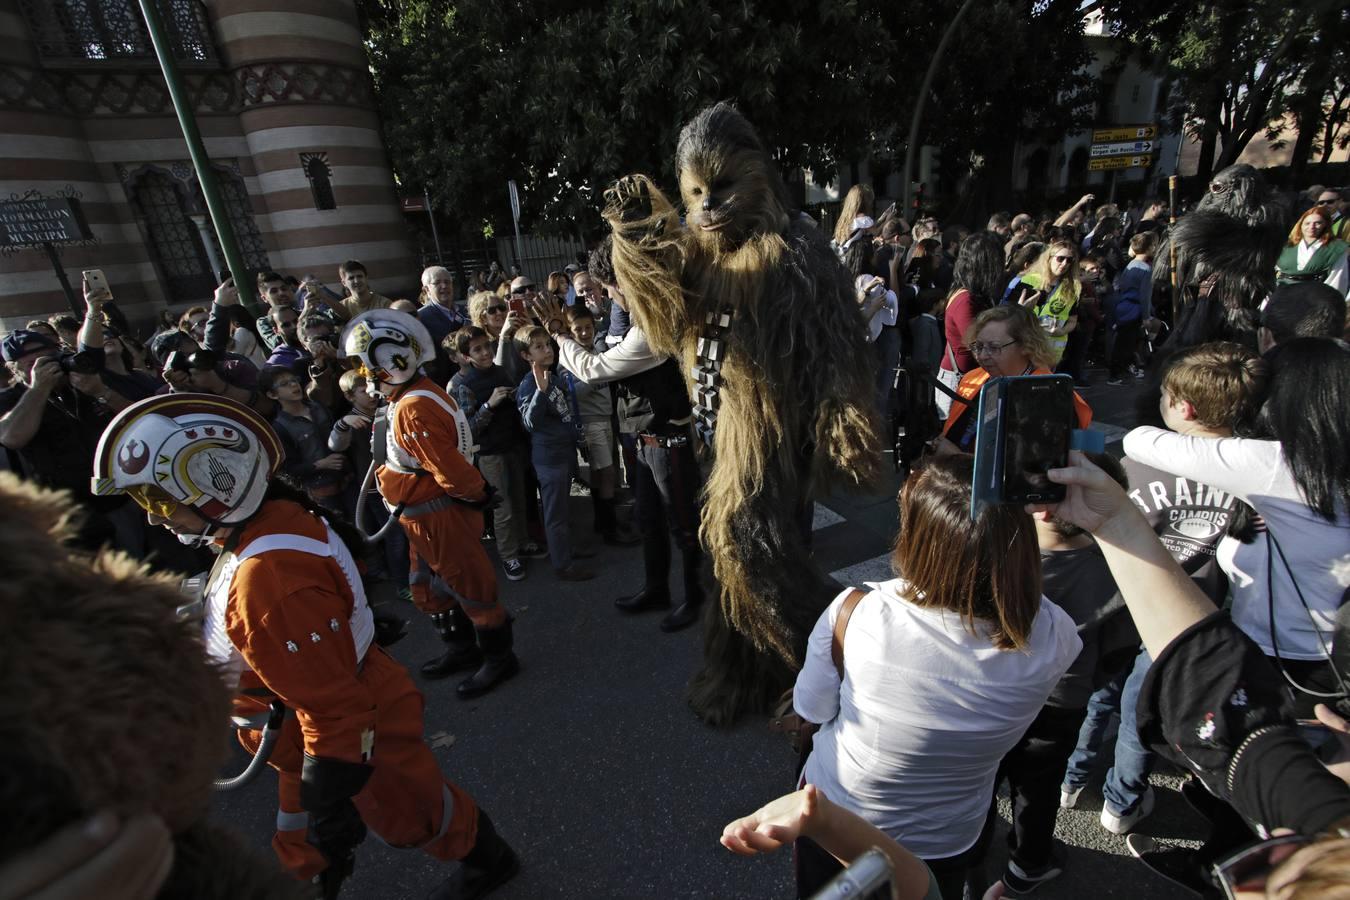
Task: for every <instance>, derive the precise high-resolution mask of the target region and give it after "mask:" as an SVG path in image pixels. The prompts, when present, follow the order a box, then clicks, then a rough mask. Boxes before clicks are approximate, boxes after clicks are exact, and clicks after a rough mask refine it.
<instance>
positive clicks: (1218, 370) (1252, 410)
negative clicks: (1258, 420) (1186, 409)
mask: <svg viewBox="0 0 1350 900" xmlns="http://www.w3.org/2000/svg"><path fill="white" fill-rule="evenodd" d="M1269 382H1270V367H1269V366H1268V365H1267V363H1266V361H1265V360H1263V359H1261V357H1259V356H1257V355H1256V354H1255V353H1254V352H1252V351H1251V350H1248V349H1247V348H1246V347H1243V346H1241V345H1239V344H1231V343H1226V342H1215V343H1212V344H1201V345H1200V346H1198V347H1190V348H1187V349H1186V350H1183V351H1181V352H1180V353H1178V354H1177V355H1176V356H1174V357H1173V358H1172V361H1171V363H1170V364H1169V365H1168V367H1167V372H1166V373H1165V374H1164V375H1163V382H1162V386H1163V390H1165V391H1167V393H1168V394H1170V395H1171V396H1172V398H1173V399H1175V400H1184V401H1186V402H1187V403H1189V404H1191V406H1193V407H1195V420H1196V422H1198V423H1199V424H1201V425H1203V426H1204V427H1206V428H1225V429H1231V428H1234V427H1236V426H1237V425H1239V424H1241V423H1243V422H1248V421H1251V420H1252V419H1253V418H1255V416H1256V412H1257V410H1258V409H1260V408H1261V403H1262V401H1263V400H1264V399H1265V396H1266V387H1267V385H1268V384H1269Z"/></svg>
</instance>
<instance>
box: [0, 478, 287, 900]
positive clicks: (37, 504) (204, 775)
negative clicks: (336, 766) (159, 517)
mask: <svg viewBox="0 0 1350 900" xmlns="http://www.w3.org/2000/svg"><path fill="white" fill-rule="evenodd" d="M0 504H2V505H3V508H4V510H5V516H4V520H3V523H2V524H0V559H3V560H4V561H5V572H6V578H5V579H4V580H3V582H0V683H3V684H4V686H5V692H4V708H3V710H0V765H3V767H4V771H5V772H6V773H7V775H8V777H6V778H5V779H3V781H2V782H0V784H3V788H0V806H2V807H3V808H4V810H5V815H4V817H3V828H0V848H3V851H0V858H5V857H7V856H9V855H11V854H14V853H19V852H22V851H24V850H26V849H28V848H30V847H33V846H34V845H36V844H38V843H39V842H41V841H42V840H43V839H45V838H46V837H48V836H49V835H50V834H52V833H53V832H54V831H56V830H57V829H59V828H61V827H63V826H65V825H66V824H69V823H70V822H72V821H74V820H76V819H78V818H81V817H85V816H88V815H90V814H92V813H93V812H94V811H95V810H99V809H111V810H113V811H115V812H117V813H118V814H119V815H121V816H123V817H127V816H131V815H136V814H139V813H143V812H153V813H157V814H158V815H159V816H161V817H162V818H163V819H164V821H165V822H166V824H167V825H168V826H169V828H170V830H171V831H173V832H174V833H175V835H176V836H177V837H176V838H175V840H176V843H178V845H179V846H180V848H181V849H182V850H183V851H184V852H180V853H179V854H178V857H177V860H176V863H175V870H174V874H173V875H172V876H171V878H170V883H169V885H166V888H165V890H164V891H163V892H162V893H161V897H194V898H203V897H204V898H216V897H219V898H222V900H223V898H226V897H230V898H239V897H269V898H270V897H276V898H281V897H290V896H294V891H295V890H296V888H297V885H296V883H295V882H293V881H291V880H290V879H289V878H286V877H285V876H284V875H282V874H281V873H280V871H279V869H278V867H277V864H276V861H275V860H263V861H261V862H259V860H257V859H255V858H254V856H253V854H251V853H245V852H244V851H240V850H239V848H238V847H237V846H236V845H235V844H234V843H229V844H221V845H219V846H217V845H216V844H215V843H213V842H212V843H208V844H205V845H203V844H201V843H200V842H199V843H198V844H196V845H194V849H192V850H191V852H187V851H188V847H187V845H186V844H184V843H182V842H183V841H184V840H186V837H185V836H186V835H188V834H189V833H191V832H192V830H193V829H194V828H197V827H199V826H200V823H201V822H202V821H203V820H204V819H205V818H206V813H207V807H208V805H209V803H210V799H211V792H212V781H213V779H214V778H215V775H216V771H217V768H218V767H219V766H220V765H221V763H222V762H223V761H224V759H225V750H226V739H227V736H228V733H229V726H228V716H229V706H230V704H229V701H230V698H229V693H228V691H227V689H226V687H225V684H224V682H223V681H222V680H221V678H220V676H219V674H218V673H217V672H216V671H215V670H214V669H213V668H212V666H211V665H210V664H209V663H208V662H207V658H206V654H205V650H204V648H203V646H202V641H201V637H200V633H199V628H198V627H197V626H195V625H193V624H191V623H185V622H180V621H179V620H178V618H177V616H176V615H175V609H176V607H177V606H178V605H179V604H180V603H181V602H182V598H181V596H180V595H179V593H178V590H177V586H176V583H175V582H173V580H172V579H170V578H168V577H166V576H151V575H149V574H148V572H147V570H146V569H145V568H144V567H142V566H140V565H139V564H137V563H135V562H133V561H132V560H130V559H128V558H127V557H124V556H121V555H119V554H114V553H106V552H105V553H100V554H99V555H97V556H95V557H92V558H89V557H84V556H81V555H78V554H75V553H73V552H72V551H70V550H69V549H68V548H67V547H66V546H64V543H65V542H66V541H68V540H69V539H70V538H71V537H72V536H73V535H74V534H75V531H76V527H77V525H78V521H77V517H76V514H75V512H74V507H73V505H72V504H71V503H70V502H69V501H68V500H67V499H66V498H65V497H64V496H62V495H58V494H54V493H51V492H48V491H44V490H42V489H39V488H37V487H34V486H32V485H31V484H29V483H27V482H22V481H20V480H19V479H17V478H15V477H14V476H12V475H11V474H9V473H7V472H6V473H0ZM241 854H243V855H241ZM245 857H246V858H245ZM260 866H261V868H260ZM174 885H177V886H178V887H176V888H175V887H174ZM259 885H270V887H266V888H257V886H259Z"/></svg>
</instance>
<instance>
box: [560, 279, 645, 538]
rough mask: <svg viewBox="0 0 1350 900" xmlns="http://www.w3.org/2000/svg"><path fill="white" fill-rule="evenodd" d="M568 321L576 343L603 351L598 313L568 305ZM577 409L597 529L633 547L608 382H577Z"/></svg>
mask: <svg viewBox="0 0 1350 900" xmlns="http://www.w3.org/2000/svg"><path fill="white" fill-rule="evenodd" d="M578 280H580V279H578ZM567 324H568V327H569V328H570V329H571V331H572V336H573V337H574V338H576V340H577V343H578V344H580V345H581V346H583V347H585V348H586V349H587V350H594V351H596V352H597V353H599V352H603V351H604V349H605V348H604V345H603V344H601V343H600V340H601V339H599V338H597V337H596V333H595V314H594V313H592V312H591V310H590V309H589V308H587V307H586V306H585V305H583V304H580V303H579V304H577V305H576V306H571V307H568V309H567ZM576 393H577V410H578V412H580V414H581V437H582V449H583V450H584V452H585V455H586V461H587V462H588V463H590V467H591V503H592V504H593V505H594V507H595V530H596V532H597V533H598V534H599V535H600V536H601V538H603V539H604V542H605V543H606V544H614V545H617V546H632V545H633V544H636V543H638V542H639V538H638V537H637V536H636V535H634V534H631V533H629V532H628V531H627V530H626V529H620V528H619V517H618V513H617V512H616V511H615V507H616V504H615V500H614V487H615V485H616V484H617V482H618V478H617V475H618V466H616V465H615V443H614V425H613V416H614V395H613V393H612V392H611V391H610V389H609V384H608V383H607V382H601V383H597V384H588V383H587V382H584V381H577V382H576Z"/></svg>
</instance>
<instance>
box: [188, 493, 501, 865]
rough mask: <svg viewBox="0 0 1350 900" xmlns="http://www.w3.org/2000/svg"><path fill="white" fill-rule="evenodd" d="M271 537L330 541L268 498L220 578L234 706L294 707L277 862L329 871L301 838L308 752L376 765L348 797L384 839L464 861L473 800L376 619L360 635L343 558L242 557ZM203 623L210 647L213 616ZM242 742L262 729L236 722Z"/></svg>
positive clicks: (248, 744)
mask: <svg viewBox="0 0 1350 900" xmlns="http://www.w3.org/2000/svg"><path fill="white" fill-rule="evenodd" d="M276 536H281V537H282V539H293V538H297V537H298V538H300V539H306V538H307V539H309V540H311V541H313V542H315V544H314V546H318V545H319V543H320V542H322V543H323V544H324V545H327V544H328V541H329V534H328V530H327V528H326V527H325V525H324V523H323V522H322V521H321V520H320V519H318V518H317V517H316V516H314V515H312V514H311V513H309V512H308V511H306V510H305V509H303V508H302V507H301V506H299V505H298V504H295V503H292V502H290V501H285V500H274V501H270V502H268V503H265V504H264V505H263V507H262V509H261V510H259V512H258V514H257V515H255V516H254V517H253V518H252V519H250V520H249V522H248V523H247V524H246V525H245V526H244V529H243V532H242V534H241V535H240V536H239V540H238V542H237V543H236V544H235V546H234V548H233V553H234V555H235V556H236V557H240V558H243V561H242V562H239V563H238V565H237V567H235V568H234V570H233V577H232V579H231V580H230V582H229V583H228V599H226V600H225V602H224V616H223V621H222V623H221V627H223V629H224V632H225V634H226V635H227V637H228V641H229V644H230V645H232V646H233V648H234V650H235V651H237V653H238V660H237V661H236V666H238V665H239V664H242V666H243V667H244V669H243V671H241V672H239V673H238V674H239V689H240V695H239V697H238V699H237V700H236V703H235V708H236V714H251V713H256V712H260V711H264V710H266V708H267V704H268V702H269V701H270V700H271V699H272V698H273V697H275V698H277V699H280V700H281V701H282V702H283V703H284V704H286V707H287V709H288V710H291V711H292V712H293V713H294V715H288V716H287V718H286V721H285V725H284V727H283V729H282V734H281V737H280V740H279V741H278V742H277V745H276V747H275V749H274V752H273V754H272V756H271V759H270V760H269V762H270V764H271V765H272V767H273V768H275V769H276V770H277V774H278V793H279V795H280V797H279V800H280V804H279V805H280V811H279V812H278V814H277V833H276V836H275V837H274V838H273V841H272V846H273V848H274V849H275V850H276V853H277V856H278V858H279V859H280V860H281V863H282V865H283V866H285V867H286V869H287V870H288V871H290V872H291V873H292V874H293V875H295V876H296V877H297V878H301V879H304V880H308V879H310V878H312V877H313V876H314V875H315V874H317V873H318V872H320V871H322V870H323V869H324V868H326V867H327V861H326V860H325V859H324V857H323V856H322V854H320V853H319V851H318V849H317V848H315V847H314V846H313V845H311V844H309V843H308V842H307V840H306V830H307V826H308V817H307V815H306V814H305V812H304V810H303V809H302V808H301V806H300V770H301V765H302V764H303V761H304V755H305V754H308V755H310V756H314V757H327V758H331V759H338V760H343V761H346V762H366V763H367V764H369V765H370V766H372V767H373V768H374V771H373V772H372V773H371V776H370V779H369V781H367V782H366V784H365V787H363V788H362V789H361V791H360V792H359V793H358V794H357V795H356V796H355V797H354V798H353V799H352V802H353V803H354V804H355V806H356V808H357V810H358V811H359V812H360V814H361V818H362V820H363V821H364V822H365V823H366V825H367V827H369V828H370V830H371V831H373V832H375V834H377V835H378V836H379V837H380V838H381V839H382V840H383V841H385V842H386V843H388V844H390V845H391V846H394V847H409V848H421V849H423V850H425V851H426V852H427V853H429V854H431V855H432V856H434V857H436V858H437V859H443V860H451V859H461V858H463V857H464V856H465V855H466V854H467V853H468V852H469V851H470V850H471V849H472V848H473V845H474V841H475V839H476V837H477V829H478V808H477V806H476V805H475V803H474V801H473V798H472V797H470V796H469V794H467V793H466V792H465V791H463V790H462V789H461V788H459V787H458V786H457V785H455V784H453V783H451V782H450V781H449V780H447V779H446V778H445V777H444V776H443V775H442V774H441V771H440V766H439V765H438V764H437V762H436V757H435V756H434V755H433V754H432V752H431V750H430V748H428V747H427V745H426V743H425V741H423V739H422V708H423V700H422V695H421V693H420V692H419V691H418V690H417V688H416V687H414V686H413V683H412V679H410V678H409V677H408V673H407V671H406V670H405V669H404V668H403V667H402V666H401V665H399V664H398V663H397V662H395V661H394V660H393V659H392V658H391V657H390V656H388V655H387V654H386V653H385V652H384V651H383V650H381V649H380V648H379V647H378V646H377V645H375V644H374V643H373V640H372V638H373V626H372V627H371V633H370V634H367V633H366V630H365V628H364V627H363V617H362V616H361V615H360V612H361V611H359V610H358V611H357V614H356V615H354V610H356V609H357V604H358V600H357V597H356V596H355V593H354V591H353V588H352V580H351V579H352V576H351V574H350V572H351V571H352V570H353V569H354V563H352V561H351V558H350V554H347V555H346V557H345V566H344V562H343V561H340V560H339V559H337V558H336V557H327V558H325V557H323V556H318V555H314V554H313V553H309V552H301V551H299V550H293V549H273V550H269V551H267V552H263V553H260V554H258V555H255V556H251V557H250V556H248V552H249V545H250V544H251V543H253V542H255V541H258V540H260V539H264V538H268V537H276ZM475 543H477V542H476V541H475ZM344 568H345V569H346V570H344ZM355 583H356V584H357V585H359V584H360V581H359V578H358V579H357V580H356V582H355ZM208 591H209V589H208ZM363 603H364V601H362V604H363ZM367 618H368V617H367ZM207 625H208V631H207V644H208V650H209V651H210V650H211V647H212V642H213V634H212V618H211V615H210V613H209V612H208V620H207ZM362 647H364V648H365V649H364V657H362V658H359V657H361V652H362ZM213 655H214V654H213ZM239 738H240V743H242V744H243V745H244V747H245V748H247V749H248V750H250V751H253V750H255V749H256V748H257V745H258V741H259V740H260V738H261V734H260V732H258V731H247V730H241V731H240V732H239ZM447 804H449V808H447Z"/></svg>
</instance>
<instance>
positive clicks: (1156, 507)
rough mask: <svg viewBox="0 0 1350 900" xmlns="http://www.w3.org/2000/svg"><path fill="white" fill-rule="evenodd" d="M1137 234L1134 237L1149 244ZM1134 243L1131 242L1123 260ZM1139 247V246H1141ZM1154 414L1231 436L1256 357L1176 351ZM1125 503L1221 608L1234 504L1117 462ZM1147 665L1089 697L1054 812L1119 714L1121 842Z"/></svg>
mask: <svg viewBox="0 0 1350 900" xmlns="http://www.w3.org/2000/svg"><path fill="white" fill-rule="evenodd" d="M1152 236H1153V233H1152V232H1141V233H1140V234H1137V235H1135V239H1138V238H1151V237H1152ZM1134 247H1135V244H1134V242H1133V241H1132V242H1131V248H1132V249H1131V252H1134ZM1144 249H1147V248H1144ZM1162 388H1163V390H1162V402H1161V409H1160V411H1161V413H1162V417H1163V421H1164V422H1165V423H1166V425H1167V427H1168V428H1169V429H1171V430H1172V431H1175V432H1177V433H1179V434H1185V435H1193V436H1198V437H1216V438H1217V437H1229V436H1231V435H1232V434H1233V429H1234V428H1235V427H1236V426H1238V425H1240V424H1242V423H1243V422H1246V421H1249V420H1250V419H1251V418H1252V417H1254V416H1255V415H1256V411H1257V409H1258V408H1259V407H1260V405H1261V400H1262V398H1263V397H1264V396H1265V389H1266V378H1265V374H1264V368H1263V367H1262V366H1260V365H1258V364H1257V359H1256V355H1255V354H1254V353H1252V352H1251V351H1249V350H1246V349H1245V348H1243V347H1240V346H1238V345H1236V344H1203V345H1201V346H1198V347H1192V348H1190V349H1187V350H1184V351H1182V352H1181V353H1180V354H1178V355H1177V356H1176V358H1175V359H1173V361H1172V363H1171V366H1170V367H1169V368H1168V370H1167V373H1166V374H1165V375H1164V376H1163V384H1162ZM1124 467H1125V474H1126V477H1127V478H1128V481H1129V486H1128V488H1127V489H1128V490H1129V492H1130V498H1131V499H1132V500H1134V502H1135V505H1137V506H1138V507H1139V509H1140V510H1141V511H1142V512H1143V513H1144V516H1145V518H1147V519H1148V520H1149V522H1150V523H1151V524H1152V525H1153V528H1154V530H1155V531H1156V532H1157V534H1158V537H1159V539H1160V540H1161V541H1162V543H1163V545H1164V546H1165V547H1166V548H1167V549H1168V552H1170V553H1171V554H1172V558H1173V559H1175V560H1176V561H1177V562H1178V563H1180V564H1181V567H1182V568H1183V569H1184V570H1185V571H1186V573H1187V574H1188V575H1190V576H1191V578H1193V579H1194V580H1195V581H1196V583H1197V584H1198V585H1199V586H1200V588H1201V589H1202V590H1204V591H1205V593H1206V594H1208V595H1209V596H1210V597H1211V598H1212V599H1213V600H1214V602H1215V603H1216V604H1222V603H1223V599H1224V596H1225V593H1226V591H1227V579H1226V578H1225V576H1224V574H1223V572H1221V571H1220V570H1219V567H1218V564H1217V562H1216V561H1215V555H1214V554H1215V550H1216V548H1217V547H1218V544H1219V541H1220V539H1222V537H1223V536H1224V533H1225V531H1226V530H1227V528H1228V524H1229V520H1230V519H1231V518H1232V516H1233V514H1234V512H1235V511H1236V509H1237V501H1236V500H1235V498H1234V497H1233V496H1232V495H1230V494H1227V493H1224V492H1223V491H1218V490H1215V489H1214V488H1212V487H1209V486H1208V485H1205V484H1201V483H1200V482H1198V481H1195V480H1192V479H1189V478H1182V477H1179V476H1176V475H1171V474H1168V473H1166V472H1163V471H1160V470H1158V469H1155V468H1152V467H1150V466H1146V465H1144V464H1143V463H1140V462H1137V461H1135V460H1132V459H1129V458H1128V457H1127V458H1126V459H1125V460H1124ZM1151 663H1152V659H1151V658H1150V657H1149V655H1148V653H1147V651H1144V650H1140V651H1139V656H1138V658H1137V659H1136V660H1135V663H1134V666H1133V667H1132V669H1131V670H1130V671H1128V672H1126V673H1122V675H1121V676H1120V677H1117V678H1116V679H1115V680H1113V681H1112V683H1110V684H1108V685H1106V686H1105V687H1103V688H1101V689H1100V690H1099V691H1097V692H1096V693H1095V694H1094V695H1093V697H1092V699H1091V701H1090V702H1089V704H1088V715H1087V719H1086V721H1085V722H1084V723H1083V728H1082V730H1081V731H1080V733H1079V736H1078V749H1077V750H1075V751H1074V754H1073V756H1072V757H1070V759H1069V765H1068V768H1067V770H1066V772H1065V775H1064V784H1063V786H1062V788H1061V790H1062V793H1061V796H1060V804H1061V805H1062V806H1064V807H1065V808H1072V807H1073V806H1074V805H1076V804H1077V802H1078V796H1079V794H1080V793H1082V790H1083V787H1084V785H1086V784H1087V781H1088V777H1089V775H1090V773H1091V772H1092V770H1093V768H1094V764H1095V763H1096V761H1097V759H1098V757H1099V756H1100V755H1101V754H1102V753H1103V752H1107V753H1109V752H1110V748H1109V747H1103V746H1102V741H1103V735H1104V734H1105V732H1106V730H1107V728H1108V726H1109V723H1110V719H1111V716H1112V714H1113V713H1116V712H1117V711H1119V714H1120V732H1119V737H1118V738H1117V739H1116V746H1115V764H1114V765H1113V766H1112V767H1111V769H1110V771H1108V772H1107V774H1106V782H1105V784H1104V785H1103V787H1102V796H1103V798H1104V799H1105V803H1104V804H1103V805H1102V817H1101V821H1102V827H1103V828H1105V829H1106V830H1107V831H1110V832H1113V833H1115V834H1125V833H1126V832H1128V831H1130V830H1131V829H1133V828H1134V826H1135V825H1136V824H1138V823H1139V821H1141V820H1142V819H1143V818H1145V817H1146V816H1148V814H1149V813H1150V812H1152V810H1153V791H1152V789H1151V788H1150V787H1149V783H1148V776H1149V772H1150V771H1151V770H1152V768H1153V754H1151V753H1150V752H1149V751H1148V750H1147V749H1145V747H1144V745H1143V744H1142V743H1141V742H1140V740H1139V732H1138V730H1137V729H1136V727H1135V704H1136V703H1137V702H1138V699H1139V690H1140V688H1141V687H1142V686H1143V682H1144V676H1145V675H1146V674H1147V673H1148V667H1149V665H1150V664H1151Z"/></svg>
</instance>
